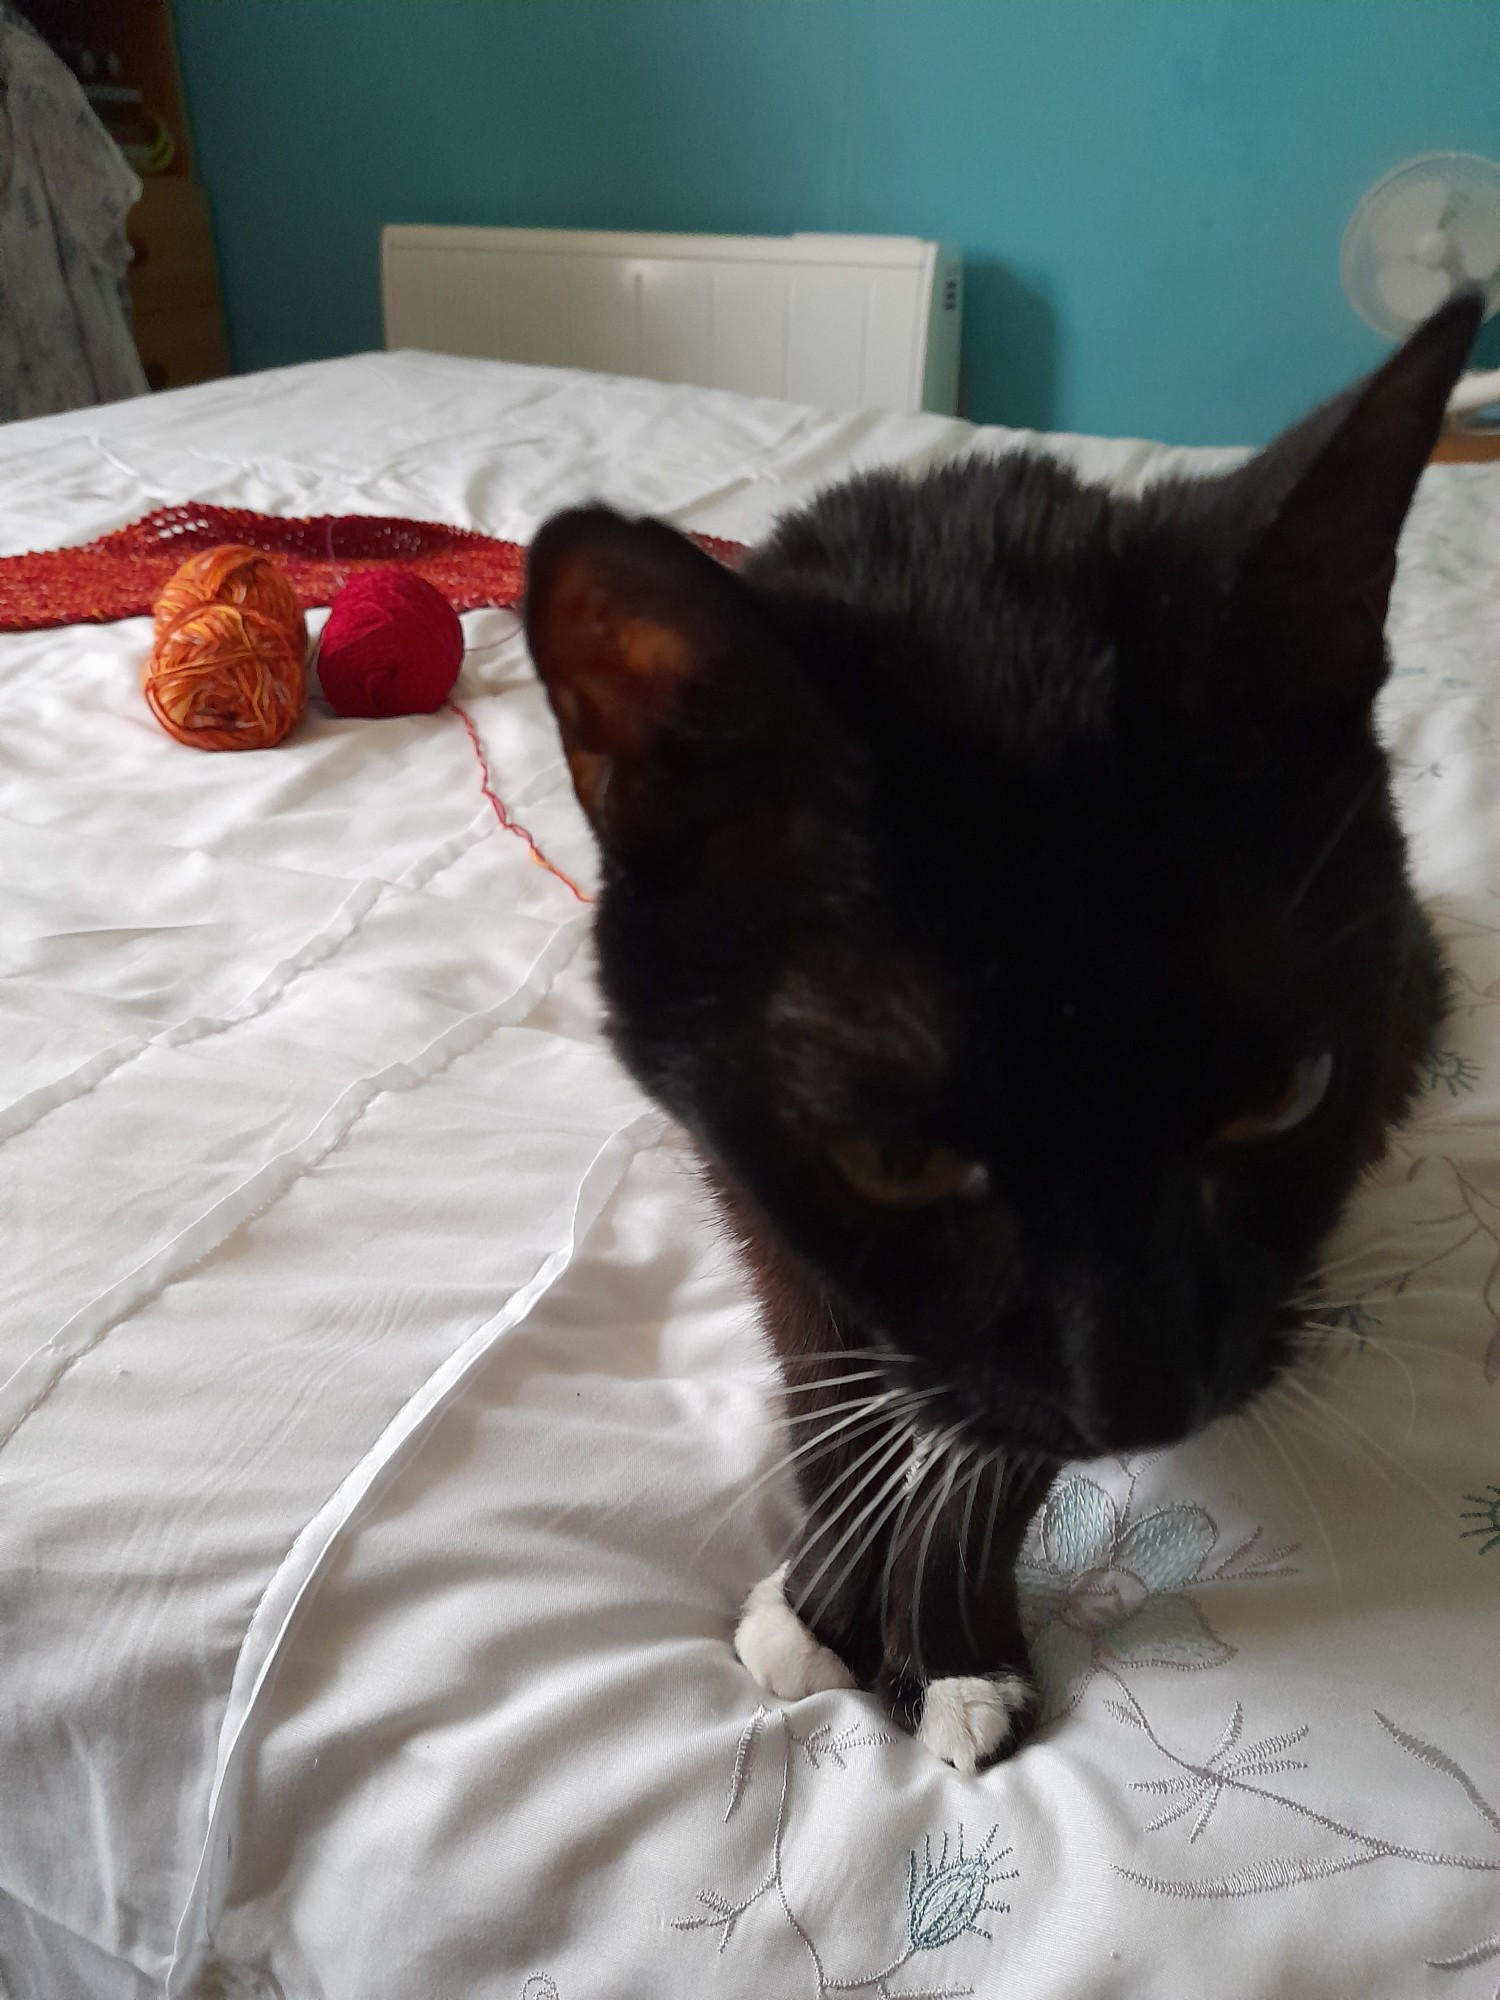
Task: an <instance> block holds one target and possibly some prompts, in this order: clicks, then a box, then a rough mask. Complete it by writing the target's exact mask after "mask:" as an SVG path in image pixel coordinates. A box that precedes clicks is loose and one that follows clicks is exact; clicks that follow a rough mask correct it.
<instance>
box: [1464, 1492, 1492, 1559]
mask: <svg viewBox="0 0 1500 2000" xmlns="http://www.w3.org/2000/svg"><path fill="white" fill-rule="evenodd" d="M1464 1498H1465V1499H1466V1500H1469V1501H1472V1503H1473V1505H1472V1507H1471V1508H1470V1509H1469V1510H1468V1511H1467V1512H1465V1513H1463V1514H1461V1515H1460V1516H1459V1519H1460V1520H1463V1521H1477V1522H1478V1524H1479V1525H1478V1526H1477V1527H1474V1528H1460V1530H1459V1539H1460V1540H1461V1541H1468V1540H1469V1538H1470V1537H1471V1536H1473V1535H1484V1536H1486V1537H1487V1539H1486V1540H1485V1541H1482V1542H1481V1543H1480V1545H1479V1553H1480V1554H1481V1555H1482V1556H1487V1555H1488V1554H1489V1552H1490V1550H1491V1549H1495V1548H1500V1486H1486V1488H1485V1489H1484V1491H1483V1493H1466V1494H1465V1495H1464Z"/></svg>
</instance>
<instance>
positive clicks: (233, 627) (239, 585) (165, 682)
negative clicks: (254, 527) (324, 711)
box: [141, 545, 307, 750]
mask: <svg viewBox="0 0 1500 2000" xmlns="http://www.w3.org/2000/svg"><path fill="white" fill-rule="evenodd" d="M155 619H156V643H155V645H154V646H153V647H152V648H151V652H150V656H149V657H148V659H147V661H146V665H145V669H144V671H143V673H142V675H141V687H142V690H143V691H144V693H145V696H146V701H147V704H148V706H149V707H150V709H151V713H152V714H153V715H154V716H155V717H156V719H157V721H158V722H159V723H160V724H161V726H162V728H163V729H165V730H166V732H167V734H168V735H169V736H174V737H175V738H176V739H177V741H178V742H179V743H186V744H188V745H189V746H190V747H191V748H193V749H195V750H269V749H270V748H271V746H272V744H274V743H279V742H280V741H281V739H282V737H283V736H285V735H286V734H287V732H288V730H290V729H292V728H293V727H294V726H295V724H296V722H297V719H298V717H299V716H300V715H301V713H302V711H303V709H304V708H305V707H306V706H307V664H306V663H307V625H306V622H305V620H304V619H303V616H302V606H301V604H300V602H299V601H298V597H297V592H296V590H295V589H294V588H293V585H292V583H291V580H290V579H289V578H288V577H287V576H286V574H285V573H284V572H283V571H282V570H280V569H278V567H277V566H276V564H275V563H274V562H273V561H272V559H271V558H270V557H269V556H267V555H262V554H261V553H260V551H259V550H258V549H247V548H241V547H239V546H238V545H234V546H229V547H224V548H216V549H204V550H202V551H200V552H199V553H198V554H197V555H194V556H189V557H188V559H187V561H186V562H185V563H184V564H183V565H182V567H181V568H180V569H179V570H177V571H176V572H175V573H174V574H173V575H172V576H171V577H169V578H168V580H167V582H166V583H165V584H164V585H163V586H162V591H161V595H160V596H159V597H158V598H157V600H156V605H155Z"/></svg>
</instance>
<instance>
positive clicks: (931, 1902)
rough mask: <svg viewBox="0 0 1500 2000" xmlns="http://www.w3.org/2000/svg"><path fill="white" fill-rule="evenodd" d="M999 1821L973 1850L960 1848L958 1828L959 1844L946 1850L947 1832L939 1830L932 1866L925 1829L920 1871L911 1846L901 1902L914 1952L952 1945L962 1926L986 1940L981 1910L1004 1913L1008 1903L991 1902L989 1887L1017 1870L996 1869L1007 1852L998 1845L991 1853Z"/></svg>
mask: <svg viewBox="0 0 1500 2000" xmlns="http://www.w3.org/2000/svg"><path fill="white" fill-rule="evenodd" d="M999 1831H1000V1829H999V1827H998V1826H992V1827H991V1828H990V1830H989V1832H988V1833H987V1834H986V1835H985V1837H984V1840H983V1843H982V1844H981V1845H980V1846H979V1847H978V1848H977V1849H976V1850H975V1852H974V1853H973V1854H965V1853H964V1830H963V1828H962V1827H960V1828H959V1829H958V1845H957V1846H956V1847H955V1848H954V1849H953V1851H952V1853H951V1854H950V1852H949V1844H948V1836H947V1834H946V1833H945V1834H944V1835H943V1844H942V1848H941V1850H940V1852H939V1854H938V1859H937V1866H936V1867H934V1866H933V1862H932V1836H931V1834H929V1835H928V1836H927V1838H926V1840H925V1841H924V1842H923V1846H922V1872H921V1875H920V1876H919V1875H918V1874H917V1851H916V1849H915V1848H913V1849H912V1851H911V1855H910V1859H909V1869H910V1872H909V1875H908V1878H907V1890H906V1905H907V1912H908V1917H907V1921H908V1926H909V1928H908V1932H907V1935H908V1936H909V1937H910V1939H911V1948H912V1950H913V1951H937V1950H939V1949H940V1948H941V1947H942V1946H943V1945H945V1944H952V1943H953V1941H954V1939H955V1938H961V1937H962V1936H963V1935H964V1933H965V1932H966V1931H974V1932H977V1934H978V1935H979V1936H980V1937H982V1938H986V1939H988V1938H989V1936H990V1933H989V1932H988V1931H987V1930H986V1929H985V1928H984V1926H983V1925H982V1924H981V1923H980V1921H979V1919H980V1917H981V1916H982V1915H983V1914H984V1912H985V1911H986V1910H992V1911H993V1912H994V1913H995V1915H996V1916H1003V1915H1005V1914H1006V1912H1008V1911H1009V1909H1010V1904H1009V1903H992V1902H991V1901H990V1899H989V1897H990V1891H991V1889H993V1888H994V1886H995V1884H996V1883H997V1882H1013V1881H1015V1879H1016V1875H1017V1872H1018V1871H1017V1870H1016V1869H1014V1868H1001V1866H1000V1863H1001V1862H1002V1861H1004V1860H1005V1859H1006V1858H1007V1856H1008V1855H1009V1854H1010V1851H1011V1850H1010V1849H1009V1848H1008V1847H1002V1848H1001V1849H1000V1851H999V1853H998V1854H991V1852H990V1850H991V1848H992V1847H993V1846H994V1844H995V1837H996V1835H997V1834H998V1833H999Z"/></svg>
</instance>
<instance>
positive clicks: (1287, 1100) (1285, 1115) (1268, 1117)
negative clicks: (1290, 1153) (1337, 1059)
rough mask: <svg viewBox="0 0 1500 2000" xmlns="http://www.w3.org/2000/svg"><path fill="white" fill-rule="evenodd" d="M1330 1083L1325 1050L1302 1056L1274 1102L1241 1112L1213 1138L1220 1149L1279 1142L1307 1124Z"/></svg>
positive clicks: (1329, 1061) (1329, 1062)
mask: <svg viewBox="0 0 1500 2000" xmlns="http://www.w3.org/2000/svg"><path fill="white" fill-rule="evenodd" d="M1332 1081H1333V1056H1332V1054H1331V1053H1330V1052H1329V1051H1328V1050H1327V1049H1324V1050H1323V1052H1322V1054H1321V1055H1316V1056H1303V1058H1302V1060H1301V1061H1300V1062H1297V1063H1294V1064H1293V1065H1292V1067H1291V1069H1290V1070H1289V1071H1288V1072H1287V1075H1286V1080H1285V1082H1284V1083H1283V1084H1282V1087H1281V1089H1280V1091H1279V1092H1278V1093H1277V1096H1276V1098H1275V1101H1274V1102H1273V1103H1271V1104H1267V1105H1265V1106H1263V1107H1262V1108H1261V1109H1260V1110H1258V1111H1243V1112H1241V1113H1240V1115H1239V1116H1238V1117H1237V1118H1231V1119H1230V1120H1229V1121H1228V1123H1227V1124H1224V1125H1221V1126H1220V1127H1219V1129H1218V1131H1217V1132H1216V1133H1215V1134H1214V1137H1215V1139H1216V1140H1217V1141H1218V1143H1219V1145H1221V1146H1255V1145H1258V1144H1259V1143H1260V1142H1261V1141H1262V1140H1263V1139H1279V1138H1280V1137H1281V1135H1282V1134H1283V1133H1284V1132H1292V1131H1295V1130H1296V1128H1297V1127H1298V1126H1299V1125H1305V1124H1306V1122H1307V1120H1308V1119H1309V1118H1311V1117H1312V1115H1313V1113H1314V1112H1315V1111H1316V1110H1317V1108H1318V1106H1319V1105H1320V1104H1321V1103H1322V1102H1323V1099H1324V1098H1325V1097H1326V1096H1327V1095H1328V1086H1329V1084H1330V1083H1331V1082H1332Z"/></svg>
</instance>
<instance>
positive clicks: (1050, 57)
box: [175, 0, 1500, 442]
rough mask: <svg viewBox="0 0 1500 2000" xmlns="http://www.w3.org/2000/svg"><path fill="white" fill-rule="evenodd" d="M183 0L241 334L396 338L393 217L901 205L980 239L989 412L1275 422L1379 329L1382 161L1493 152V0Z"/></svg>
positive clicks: (813, 219)
mask: <svg viewBox="0 0 1500 2000" xmlns="http://www.w3.org/2000/svg"><path fill="white" fill-rule="evenodd" d="M175 16H176V22H177V31H178V42H179V49H180V54H181V59H182V66H183V71H184V75H185V80H186V85H187V92H188V98H189V102H190V105H191V114H192V119H193V124H194V130H195V137H196V142H197V146H198V152H199V162H200V170H201V172H202V175H203V178H204V180H205V181H206V183H207V186H208V190H209V195H210V198H211V201H212V204H213V210H214V217H215V225H216V230H217V233H218V240H219V252H220V259H221V264H222V273H223V283H224V293H225V300H226V306H227V312H228V318H229V326H230V337H231V343H232V347H233V352H234V356H235V360H236V363H237V365H238V366H239V367H241V368H262V367H268V366H272V365H275V364H277V363H280V362H285V361H293V360H301V359H305V358H308V357H312V356H318V355H328V354H340V353H346V352H349V351H351V350H355V349H359V348H365V347H372V346H378V345H379V344H380V308H379V285H378V271H377V239H378V233H379V229H380V225H381V223H383V222H471V223H472V222H486V223H511V224H527V225H552V226H559V227H586V226H593V227H602V228H620V229H642V228H651V229H706V230H731V231H756V232H762V231H763V232H779V231H784V230H793V229H832V230H861V231H862V230H873V231H891V232H897V233H909V234H916V235H922V236H935V237H942V238H944V239H947V240H950V241H952V242H955V243H957V244H958V245H960V247H961V248H962V250H963V252H964V256H965V258H966V261H967V268H968V279H967V284H968V299H967V307H966V312H965V320H964V352H965V379H966V406H967V409H968V411H969V413H970V414H971V415H973V416H976V417H979V418H982V419H985V420H990V421H999V422H1012V423H1031V424H1039V425H1052V426H1055V427H1059V428H1066V429H1074V430H1088V431H1111V432H1130V433H1137V434H1144V435H1150V436H1157V437H1166V438H1171V439H1175V440H1180V441H1183V442H1200V441H1206V440H1214V441H1218V442H1225V441H1244V442H1255V441H1258V440H1260V439H1263V438H1265V437H1267V436H1268V435H1270V434H1271V433H1272V432H1273V431H1274V430H1275V429H1276V428H1278V427H1279V426H1280V425H1281V424H1282V423H1283V422H1285V421H1287V420H1288V419H1289V418H1290V417H1292V416H1293V415H1295V414H1296V413H1297V412H1298V411H1299V410H1300V409H1301V408H1302V407H1303V406H1304V405H1306V404H1308V403H1309V402H1311V401H1313V400H1315V399H1316V398H1317V397H1319V396H1321V395H1324V394H1325V393H1327V392H1328V391H1330V390H1332V389H1333V388H1335V387H1336V386H1337V385H1338V384H1339V383H1340V382H1341V381H1343V380H1344V379H1345V378H1347V377H1348V376H1350V375H1352V374H1354V373H1357V372H1358V371H1359V370H1361V369H1363V368H1365V367H1367V366H1369V365H1370V363H1371V362H1373V361H1374V360H1375V359H1376V358H1378V356H1379V355H1380V354H1381V353H1382V352H1383V351H1384V349H1383V345H1382V343H1381V342H1380V341H1379V340H1378V339H1377V338H1376V336H1375V335H1373V334H1371V333H1369V332H1367V331H1366V329H1365V328H1364V327H1362V326H1361V325H1360V324H1359V322H1358V321H1356V319H1355V318H1354V316H1353V314H1352V312H1351V311H1350V310H1349V308H1348V307H1347V305H1345V303H1344V301H1343V297H1342V294H1341V292H1340V289H1339V277H1338V250H1339V239H1340V236H1341V234H1342V231H1343V226H1344V222H1345V220H1346V218H1347V217H1348V215H1349V212H1350V210H1351V209H1352V208H1353V206H1354V203H1355V201H1356V200H1357V198H1358V196H1359V195H1360V193H1361V192H1362V191H1363V189H1364V188H1365V187H1367V186H1368V185H1369V184H1370V182H1372V181H1373V180H1375V179H1376V178H1377V177H1378V176H1379V175H1380V174H1381V173H1382V172H1383V171H1384V170H1385V169H1386V168H1388V167H1390V166H1392V165H1394V164H1395V162H1396V161H1398V160H1401V159H1403V158H1405V157H1407V156H1408V155H1410V154H1413V153H1419V152H1423V151H1427V150H1431V149H1435V148H1447V147H1454V148H1460V149H1464V150H1468V151H1473V152H1480V153H1487V154H1489V155H1490V156H1491V157H1500V0H175ZM1491 331H1493V326H1492V329H1491Z"/></svg>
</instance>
